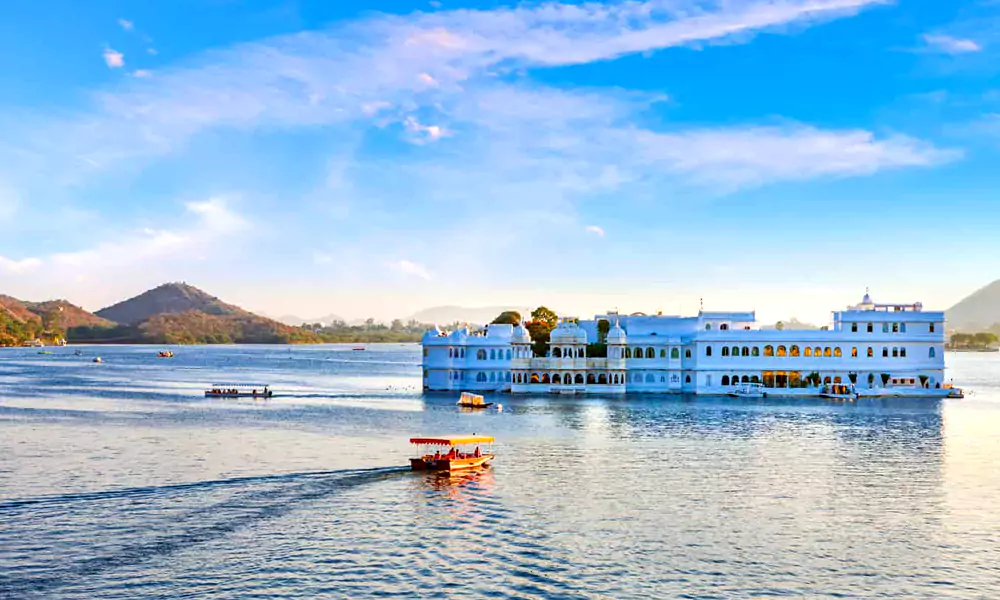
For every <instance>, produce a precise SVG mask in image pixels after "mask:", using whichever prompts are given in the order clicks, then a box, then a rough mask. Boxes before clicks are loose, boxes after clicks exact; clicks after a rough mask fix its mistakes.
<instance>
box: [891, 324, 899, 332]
mask: <svg viewBox="0 0 1000 600" xmlns="http://www.w3.org/2000/svg"><path fill="white" fill-rule="evenodd" d="M892 332H893V333H899V323H893V324H892Z"/></svg>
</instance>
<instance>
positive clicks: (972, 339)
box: [948, 331, 1000, 350]
mask: <svg viewBox="0 0 1000 600" xmlns="http://www.w3.org/2000/svg"><path fill="white" fill-rule="evenodd" d="M998 341H1000V338H998V337H997V334H995V333H993V332H990V331H981V332H979V333H953V334H952V335H951V339H950V340H949V341H948V345H949V346H950V347H952V348H956V349H960V350H986V349H989V348H993V347H995V346H996V345H997V342H998Z"/></svg>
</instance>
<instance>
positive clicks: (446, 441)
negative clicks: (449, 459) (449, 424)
mask: <svg viewBox="0 0 1000 600" xmlns="http://www.w3.org/2000/svg"><path fill="white" fill-rule="evenodd" d="M410 443H411V444H430V445H434V446H458V445H460V444H492V443H493V436H489V435H446V436H442V437H415V438H410Z"/></svg>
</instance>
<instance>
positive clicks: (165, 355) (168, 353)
mask: <svg viewBox="0 0 1000 600" xmlns="http://www.w3.org/2000/svg"><path fill="white" fill-rule="evenodd" d="M156 356H157V357H159V358H173V357H174V353H173V352H171V351H170V350H163V351H162V352H157V353H156Z"/></svg>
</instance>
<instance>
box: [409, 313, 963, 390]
mask: <svg viewBox="0 0 1000 600" xmlns="http://www.w3.org/2000/svg"><path fill="white" fill-rule="evenodd" d="M602 319H603V320H607V321H608V322H609V324H610V331H609V332H608V335H607V356H606V357H591V356H588V355H587V344H588V341H595V340H597V339H598V322H599V321H600V320H602ZM531 341H532V340H531V337H530V336H529V334H528V330H527V329H526V328H525V327H524V326H523V325H518V326H516V327H515V326H512V325H489V326H487V327H485V328H483V329H482V330H480V331H476V332H470V331H469V330H468V329H464V328H463V329H457V330H455V331H452V332H450V333H448V332H443V331H441V330H439V329H433V330H431V331H428V332H427V333H426V334H424V337H423V342H422V343H423V385H424V389H426V390H442V391H445V390H453V391H458V390H462V391H510V392H512V393H532V394H533V393H548V392H551V393H566V394H624V393H693V394H724V393H727V392H729V391H732V390H733V389H734V388H736V387H737V386H740V385H741V384H743V383H757V382H759V383H762V384H763V385H764V387H765V388H767V390H766V391H767V393H768V395H776V396H777V395H788V396H809V395H816V394H818V393H819V389H820V387H818V385H823V384H833V383H843V384H848V385H852V384H853V385H854V387H855V389H856V390H857V391H858V392H859V393H862V394H864V393H866V392H867V393H871V394H872V395H945V393H946V391H947V390H943V389H942V382H943V380H944V342H945V337H944V313H943V312H940V311H925V310H923V306H922V305H921V304H920V303H919V302H918V303H915V304H875V303H874V302H872V300H871V298H870V297H869V296H868V294H865V297H864V299H863V300H862V302H861V303H860V304H858V305H856V306H851V307H849V308H847V309H846V310H842V311H839V312H835V313H834V314H833V324H832V326H830V327H825V328H823V329H820V330H772V329H766V330H765V329H760V328H759V327H758V325H757V322H756V317H755V314H754V313H753V312H706V311H701V312H699V313H698V315H697V316H694V317H679V316H665V315H659V314H658V315H644V314H641V313H636V314H631V315H619V314H617V313H608V314H604V315H597V316H595V317H594V319H592V320H589V321H579V322H577V321H576V320H575V319H562V320H560V322H559V324H558V325H557V326H556V327H555V328H554V329H553V330H552V333H551V336H550V341H549V349H548V353H547V354H548V355H547V356H545V357H536V356H534V355H533V354H532V350H531ZM817 384H818V385H817Z"/></svg>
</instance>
